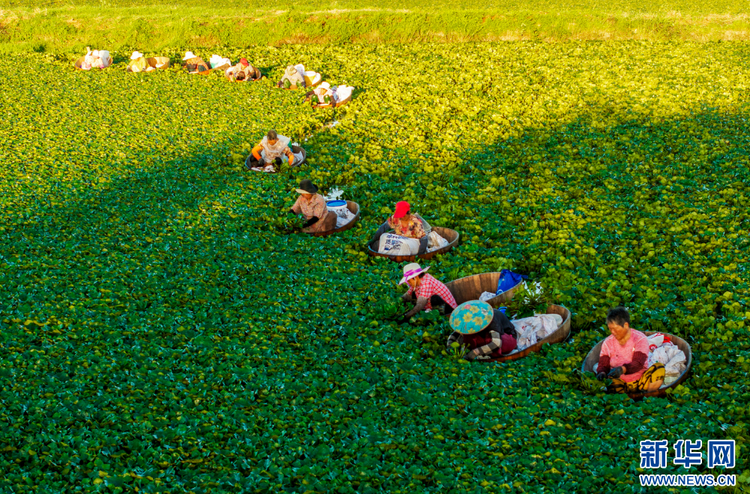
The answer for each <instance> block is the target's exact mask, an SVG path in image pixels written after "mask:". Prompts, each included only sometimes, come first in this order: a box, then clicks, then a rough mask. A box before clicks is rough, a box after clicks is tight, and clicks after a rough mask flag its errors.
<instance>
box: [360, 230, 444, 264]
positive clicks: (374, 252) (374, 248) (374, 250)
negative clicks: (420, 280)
mask: <svg viewBox="0 0 750 494" xmlns="http://www.w3.org/2000/svg"><path fill="white" fill-rule="evenodd" d="M432 230H433V231H435V232H437V233H438V234H439V235H440V236H441V237H443V238H444V239H446V240H447V241H448V245H446V246H445V247H441V248H440V249H436V250H433V251H431V252H425V253H424V254H418V255H411V256H391V255H388V254H381V253H380V252H378V246H379V243H380V240H376V241H375V242H373V243H371V244H370V245H368V246H367V253H368V254H370V255H371V256H373V257H387V258H388V259H390V260H391V261H395V262H414V261H415V260H416V258H420V259H425V260H429V259H432V258H433V257H435V256H436V255H438V254H443V253H445V252H448V251H449V250H451V249H452V248H453V247H455V246H456V244H458V239H459V234H458V232H457V231H456V230H451V229H450V228H443V227H442V226H433V227H432Z"/></svg>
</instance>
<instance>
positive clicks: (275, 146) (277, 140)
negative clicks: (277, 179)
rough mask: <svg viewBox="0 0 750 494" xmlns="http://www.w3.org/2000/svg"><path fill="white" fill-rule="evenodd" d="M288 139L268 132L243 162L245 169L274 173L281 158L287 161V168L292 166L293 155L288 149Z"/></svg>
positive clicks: (279, 164)
mask: <svg viewBox="0 0 750 494" xmlns="http://www.w3.org/2000/svg"><path fill="white" fill-rule="evenodd" d="M289 141H291V139H289V138H288V137H286V136H280V135H278V134H277V133H276V131H275V130H269V131H268V133H267V134H266V135H265V136H264V137H263V139H262V140H261V141H260V144H258V145H257V146H255V147H254V148H253V150H252V152H251V153H250V156H248V157H247V160H245V167H246V168H248V169H254V170H261V171H269V172H275V171H276V170H277V168H278V167H279V166H281V163H282V159H281V157H282V156H285V157H286V158H287V159H288V160H289V166H293V165H294V153H292V150H291V149H290V148H289Z"/></svg>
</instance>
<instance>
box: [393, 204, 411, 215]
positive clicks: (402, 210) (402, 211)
mask: <svg viewBox="0 0 750 494" xmlns="http://www.w3.org/2000/svg"><path fill="white" fill-rule="evenodd" d="M409 209H411V206H410V205H409V203H408V202H406V201H399V202H397V203H396V211H395V212H394V213H393V217H394V218H395V219H399V218H403V217H404V216H406V213H408V212H409Z"/></svg>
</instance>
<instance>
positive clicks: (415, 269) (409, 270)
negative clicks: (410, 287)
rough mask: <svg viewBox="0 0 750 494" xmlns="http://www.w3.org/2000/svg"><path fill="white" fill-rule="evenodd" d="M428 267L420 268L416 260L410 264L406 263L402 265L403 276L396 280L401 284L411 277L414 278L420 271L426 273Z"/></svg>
mask: <svg viewBox="0 0 750 494" xmlns="http://www.w3.org/2000/svg"><path fill="white" fill-rule="evenodd" d="M429 269H430V267H429V266H427V267H426V268H424V269H422V268H421V267H420V266H419V264H417V263H416V262H412V263H411V264H407V265H406V266H404V277H403V278H401V281H399V282H398V284H399V285H403V284H404V283H406V282H407V281H409V280H410V279H412V278H416V277H417V276H419V275H420V274H422V273H426V272H427V271H428V270H429Z"/></svg>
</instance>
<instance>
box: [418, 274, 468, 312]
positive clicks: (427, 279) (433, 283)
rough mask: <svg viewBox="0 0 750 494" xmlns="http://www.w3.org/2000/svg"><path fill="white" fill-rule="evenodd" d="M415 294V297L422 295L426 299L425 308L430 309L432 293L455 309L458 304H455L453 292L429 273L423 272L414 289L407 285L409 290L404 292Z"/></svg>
mask: <svg viewBox="0 0 750 494" xmlns="http://www.w3.org/2000/svg"><path fill="white" fill-rule="evenodd" d="M415 292H416V295H417V298H419V297H424V298H426V299H427V305H426V306H425V310H429V309H432V303H431V302H430V297H432V296H433V295H437V296H438V297H440V298H442V299H443V301H445V303H446V304H448V305H450V306H451V308H453V309H455V308H456V306H457V305H458V304H456V299H455V298H453V294H452V293H451V291H450V290H448V287H447V286H445V284H443V283H441V282H439V281H438V280H436V279H435V278H433V277H432V276H430V275H429V274H425V275H424V276H423V277H422V281H421V282H420V283H419V286H418V287H417V289H416V290H414V288H413V287H409V291H407V292H406V294H407V295H409V294H412V293H415Z"/></svg>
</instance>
